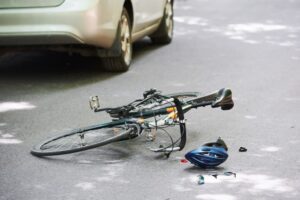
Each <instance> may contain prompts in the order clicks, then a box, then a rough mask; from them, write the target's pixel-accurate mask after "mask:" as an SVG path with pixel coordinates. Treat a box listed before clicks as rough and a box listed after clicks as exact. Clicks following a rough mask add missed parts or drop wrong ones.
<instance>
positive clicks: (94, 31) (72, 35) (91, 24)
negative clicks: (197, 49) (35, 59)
mask: <svg viewBox="0 0 300 200" xmlns="http://www.w3.org/2000/svg"><path fill="white" fill-rule="evenodd" d="M173 1H174V0H1V1H0V50H2V52H6V51H9V50H12V49H13V50H24V49H25V50H28V49H32V48H33V49H50V50H55V51H68V52H72V53H80V54H81V55H84V56H98V57H101V58H102V60H103V61H104V67H105V69H107V70H109V71H126V70H128V68H129V66H130V63H131V60H132V42H134V41H136V40H138V39H141V38H143V37H145V36H150V38H151V40H152V41H153V42H154V43H158V44H168V43H170V42H171V40H172V36H173Z"/></svg>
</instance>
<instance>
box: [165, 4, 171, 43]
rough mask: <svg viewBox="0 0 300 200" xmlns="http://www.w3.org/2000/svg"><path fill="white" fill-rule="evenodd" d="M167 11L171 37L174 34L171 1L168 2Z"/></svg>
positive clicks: (167, 23) (167, 22)
mask: <svg viewBox="0 0 300 200" xmlns="http://www.w3.org/2000/svg"><path fill="white" fill-rule="evenodd" d="M165 12H166V13H165V16H166V18H165V20H166V26H167V30H168V36H169V37H170V38H171V37H172V35H173V9H172V5H171V3H170V2H168V3H167V5H166V11H165Z"/></svg>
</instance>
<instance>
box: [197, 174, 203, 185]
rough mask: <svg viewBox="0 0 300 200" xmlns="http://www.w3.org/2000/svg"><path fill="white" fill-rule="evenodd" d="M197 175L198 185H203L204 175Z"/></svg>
mask: <svg viewBox="0 0 300 200" xmlns="http://www.w3.org/2000/svg"><path fill="white" fill-rule="evenodd" d="M198 177H199V179H198V185H203V184H204V176H202V175H199V176H198Z"/></svg>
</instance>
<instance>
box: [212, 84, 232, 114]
mask: <svg viewBox="0 0 300 200" xmlns="http://www.w3.org/2000/svg"><path fill="white" fill-rule="evenodd" d="M233 106H234V103H233V101H232V92H231V90H230V89H227V88H223V89H220V90H219V91H218V93H217V96H216V100H214V102H213V103H212V104H211V107H213V108H217V107H221V109H222V110H230V109H231V108H232V107H233Z"/></svg>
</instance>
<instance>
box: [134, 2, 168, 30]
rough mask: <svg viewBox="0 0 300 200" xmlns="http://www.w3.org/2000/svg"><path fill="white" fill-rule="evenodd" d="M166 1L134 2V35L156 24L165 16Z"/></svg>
mask: <svg viewBox="0 0 300 200" xmlns="http://www.w3.org/2000/svg"><path fill="white" fill-rule="evenodd" d="M165 3H166V0H132V5H133V9H134V25H133V33H135V32H139V31H141V30H143V29H145V28H146V27H148V26H151V25H152V24H155V22H157V21H158V20H159V19H160V18H161V17H162V15H163V10H164V6H165Z"/></svg>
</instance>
